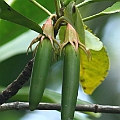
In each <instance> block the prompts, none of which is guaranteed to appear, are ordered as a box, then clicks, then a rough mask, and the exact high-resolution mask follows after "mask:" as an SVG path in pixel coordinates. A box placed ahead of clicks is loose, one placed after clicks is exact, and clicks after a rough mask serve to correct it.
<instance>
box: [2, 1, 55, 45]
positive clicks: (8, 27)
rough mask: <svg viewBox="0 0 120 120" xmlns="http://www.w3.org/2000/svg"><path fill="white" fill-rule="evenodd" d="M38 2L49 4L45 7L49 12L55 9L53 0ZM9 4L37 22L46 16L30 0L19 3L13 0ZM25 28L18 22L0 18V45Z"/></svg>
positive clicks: (21, 32) (25, 29) (22, 31)
mask: <svg viewBox="0 0 120 120" xmlns="http://www.w3.org/2000/svg"><path fill="white" fill-rule="evenodd" d="M40 4H42V5H43V6H46V5H47V4H49V5H47V6H46V7H47V9H48V10H50V11H51V12H54V11H55V7H54V1H47V0H42V1H40ZM10 6H11V7H12V8H14V9H15V10H17V11H19V13H21V14H23V15H24V16H26V17H28V18H29V19H31V20H33V21H35V22H36V23H38V24H39V23H41V22H42V23H43V20H45V19H46V18H47V17H48V15H47V14H46V13H45V12H43V11H42V10H41V9H39V8H38V7H36V6H35V5H34V4H32V3H31V2H30V0H24V4H23V3H22V4H21V0H14V2H12V4H11V5H10ZM40 25H42V24H40ZM3 28H4V29H3ZM27 30H28V29H27V28H26V27H22V26H20V25H18V24H14V23H12V22H9V21H6V20H3V19H0V46H2V45H3V44H5V43H7V42H9V41H12V40H13V39H14V38H16V37H18V36H19V35H20V34H23V33H24V32H25V31H27ZM30 31H31V32H33V34H38V33H37V32H34V31H32V30H30ZM6 35H7V36H6ZM29 36H31V34H29V35H28V37H29ZM36 36H37V35H36ZM36 36H34V37H36ZM29 38H30V37H29ZM29 38H26V40H28V39H29ZM30 39H31V40H32V39H33V37H31V38H30Z"/></svg>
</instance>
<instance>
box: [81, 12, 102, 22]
mask: <svg viewBox="0 0 120 120" xmlns="http://www.w3.org/2000/svg"><path fill="white" fill-rule="evenodd" d="M100 15H101V13H97V14H95V15H92V16H89V17H86V18H83V19H82V20H83V21H84V22H85V21H88V20H91V19H94V18H96V17H98V16H100Z"/></svg>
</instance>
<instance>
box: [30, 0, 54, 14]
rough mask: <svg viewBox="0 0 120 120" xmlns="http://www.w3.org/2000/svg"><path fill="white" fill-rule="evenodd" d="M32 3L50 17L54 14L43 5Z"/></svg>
mask: <svg viewBox="0 0 120 120" xmlns="http://www.w3.org/2000/svg"><path fill="white" fill-rule="evenodd" d="M30 2H32V3H33V4H34V5H36V6H37V7H38V8H40V9H41V10H43V11H44V12H45V13H47V14H48V15H49V16H51V15H52V13H51V12H50V11H48V10H47V9H46V8H45V7H43V6H42V5H40V4H39V3H38V2H37V1H35V0H30Z"/></svg>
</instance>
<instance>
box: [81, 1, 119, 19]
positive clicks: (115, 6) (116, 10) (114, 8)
mask: <svg viewBox="0 0 120 120" xmlns="http://www.w3.org/2000/svg"><path fill="white" fill-rule="evenodd" d="M119 12H120V2H116V3H114V4H113V5H112V6H111V7H108V8H106V9H105V10H103V11H102V12H100V13H97V14H95V15H92V16H89V17H86V18H83V21H87V20H91V19H94V18H96V17H99V16H103V15H109V14H113V13H119Z"/></svg>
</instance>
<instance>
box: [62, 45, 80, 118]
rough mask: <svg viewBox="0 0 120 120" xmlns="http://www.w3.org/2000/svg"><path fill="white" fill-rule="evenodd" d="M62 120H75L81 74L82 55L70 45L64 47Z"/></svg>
mask: <svg viewBox="0 0 120 120" xmlns="http://www.w3.org/2000/svg"><path fill="white" fill-rule="evenodd" d="M64 49H65V51H64V67H63V84H62V101H61V104H62V108H61V120H73V118H74V112H75V107H76V101H77V94H78V87H79V73H80V53H79V50H77V51H75V49H74V48H73V46H72V45H71V44H70V43H68V44H67V45H66V46H65V47H64Z"/></svg>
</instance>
